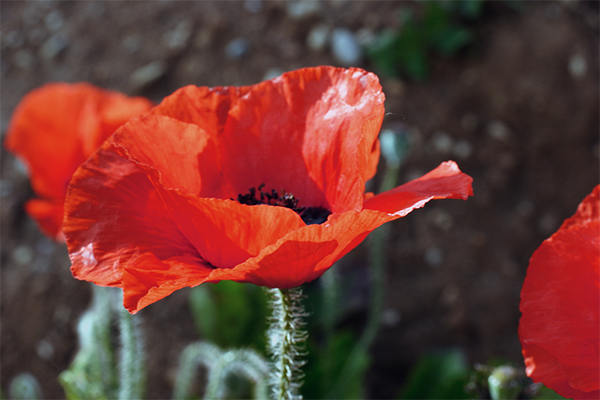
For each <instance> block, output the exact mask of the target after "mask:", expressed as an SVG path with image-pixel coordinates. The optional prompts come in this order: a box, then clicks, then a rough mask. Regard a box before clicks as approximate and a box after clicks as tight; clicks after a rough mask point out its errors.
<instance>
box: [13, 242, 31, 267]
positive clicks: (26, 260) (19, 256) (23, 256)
mask: <svg viewBox="0 0 600 400" xmlns="http://www.w3.org/2000/svg"><path fill="white" fill-rule="evenodd" d="M12 257H13V260H15V262H16V263H17V264H19V265H21V266H25V265H29V264H30V263H31V261H32V260H33V250H31V247H29V246H27V245H25V244H22V245H20V246H19V247H17V248H16V249H15V250H14V251H13V253H12Z"/></svg>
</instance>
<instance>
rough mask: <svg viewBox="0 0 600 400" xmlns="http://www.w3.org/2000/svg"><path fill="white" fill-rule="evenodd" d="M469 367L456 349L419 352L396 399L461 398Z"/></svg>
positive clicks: (467, 379) (464, 396)
mask: <svg viewBox="0 0 600 400" xmlns="http://www.w3.org/2000/svg"><path fill="white" fill-rule="evenodd" d="M469 373H470V370H469V366H468V364H467V361H466V358H465V356H464V354H463V353H462V352H461V351H460V350H446V351H438V352H431V353H427V354H425V355H423V356H422V357H421V358H420V359H419V360H418V361H417V363H416V364H415V365H414V366H413V367H412V369H411V371H410V372H409V375H408V378H407V380H406V383H405V384H404V387H403V388H402V390H401V393H400V395H399V397H398V398H400V399H464V398H467V397H466V394H465V385H466V384H467V382H468V381H469Z"/></svg>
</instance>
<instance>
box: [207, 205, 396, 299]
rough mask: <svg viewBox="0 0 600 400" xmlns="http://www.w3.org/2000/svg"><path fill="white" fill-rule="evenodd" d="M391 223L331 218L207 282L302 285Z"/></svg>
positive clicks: (371, 214)
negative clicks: (375, 230)
mask: <svg viewBox="0 0 600 400" xmlns="http://www.w3.org/2000/svg"><path fill="white" fill-rule="evenodd" d="M391 219H393V217H390V216H388V215H387V214H384V213H380V212H377V211H371V210H365V211H363V212H361V213H359V212H356V211H348V212H346V213H342V214H335V215H331V216H330V217H329V219H328V220H327V222H325V223H323V224H315V225H309V226H306V227H304V228H302V229H299V230H296V231H293V232H291V233H290V234H288V235H286V236H285V237H283V238H282V239H280V240H279V241H278V242H277V243H275V244H274V245H271V246H268V247H265V248H264V249H263V251H262V252H261V253H260V254H259V255H258V256H257V257H254V258H250V259H248V260H247V261H246V262H244V263H242V264H240V265H238V266H236V267H235V268H233V269H230V270H222V269H219V270H213V271H212V272H211V274H210V276H209V278H208V279H207V281H208V282H216V281H219V280H224V279H229V280H235V281H239V282H251V283H254V284H256V285H260V286H267V287H278V288H292V287H295V286H299V285H302V284H303V283H306V282H310V281H312V280H314V279H316V278H318V277H319V276H321V275H322V274H323V273H324V272H325V271H326V270H327V268H329V267H330V266H331V265H333V263H335V261H337V260H338V259H340V258H341V257H342V256H343V255H345V254H346V253H347V252H348V251H350V250H351V249H352V248H353V247H355V246H356V245H358V244H359V243H360V242H361V241H362V240H363V239H364V238H365V237H366V236H367V234H368V233H369V232H371V231H372V230H373V229H375V228H376V227H378V226H380V225H381V224H383V223H385V222H387V221H389V220H391Z"/></svg>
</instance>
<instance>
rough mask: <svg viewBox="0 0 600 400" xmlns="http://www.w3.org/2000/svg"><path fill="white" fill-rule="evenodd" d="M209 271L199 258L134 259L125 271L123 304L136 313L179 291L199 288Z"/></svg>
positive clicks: (146, 255) (148, 254)
mask: <svg viewBox="0 0 600 400" xmlns="http://www.w3.org/2000/svg"><path fill="white" fill-rule="evenodd" d="M209 271H210V269H208V268H206V266H205V265H203V264H202V263H199V262H198V259H197V258H187V257H177V256H174V257H170V258H168V259H164V260H159V259H158V258H157V257H156V256H155V255H154V254H152V253H144V254H142V255H140V256H139V257H136V258H134V259H132V260H131V262H129V263H128V264H127V266H126V267H125V269H124V271H123V285H122V286H123V305H124V306H125V308H126V309H127V310H129V312H131V313H132V314H135V313H136V312H138V311H139V310H141V309H142V308H144V307H146V306H148V305H150V304H152V303H154V302H157V301H158V300H161V299H163V298H165V297H167V296H168V295H170V294H171V293H173V292H174V291H176V290H179V289H182V288H184V287H193V286H197V285H199V284H200V283H202V282H204V280H205V278H206V277H207V275H208V274H209Z"/></svg>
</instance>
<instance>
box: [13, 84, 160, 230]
mask: <svg viewBox="0 0 600 400" xmlns="http://www.w3.org/2000/svg"><path fill="white" fill-rule="evenodd" d="M151 106H152V103H151V102H150V101H149V100H147V99H144V98H141V97H134V98H132V97H127V96H125V95H123V94H121V93H118V92H112V91H106V90H102V89H100V88H97V87H95V86H92V85H90V84H86V83H78V84H66V83H51V84H47V85H45V86H43V87H41V88H39V89H36V90H33V91H31V92H30V93H28V94H27V95H26V96H25V97H24V98H23V100H22V101H21V103H19V105H18V106H17V108H16V109H15V111H14V113H13V116H12V119H11V121H10V124H9V127H8V134H7V137H6V141H5V146H6V148H7V149H8V150H10V151H11V152H13V153H15V154H16V155H17V157H18V158H19V159H21V160H22V161H23V162H24V164H25V165H26V166H27V169H28V171H29V177H30V180H31V186H32V188H33V190H34V191H35V193H36V195H37V196H39V197H41V198H42V199H41V200H39V201H38V200H36V201H33V202H32V203H30V204H29V205H27V206H26V210H27V212H28V214H29V215H30V216H31V217H32V218H33V219H35V220H36V222H37V223H38V225H40V228H41V229H42V231H43V232H44V233H45V234H47V235H48V236H50V237H52V238H55V239H57V240H61V238H62V237H63V236H62V232H61V226H62V219H63V212H62V211H63V209H62V204H63V203H64V198H65V194H66V190H67V185H68V183H69V181H70V179H71V176H72V174H73V173H74V172H75V170H76V169H77V167H78V166H79V165H80V164H81V163H82V162H83V161H85V160H86V159H87V158H88V157H89V156H90V155H91V154H92V153H93V152H94V151H95V150H96V149H97V148H98V146H99V145H100V144H102V142H103V141H104V140H105V139H106V138H107V137H108V136H110V135H111V134H112V133H113V132H114V130H115V129H116V128H117V127H118V126H120V125H122V124H123V123H125V122H126V121H127V120H128V119H129V118H132V117H134V116H137V115H139V114H141V113H142V112H145V111H147V110H149V109H150V107H151ZM44 202H47V203H44ZM58 204H60V206H58ZM51 210H54V212H55V214H54V215H51V212H52V211H51Z"/></svg>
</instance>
